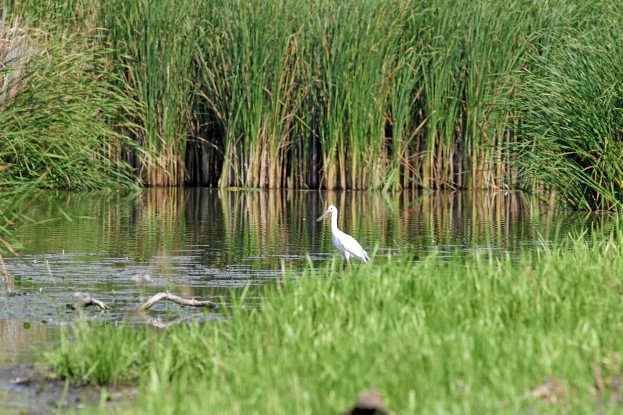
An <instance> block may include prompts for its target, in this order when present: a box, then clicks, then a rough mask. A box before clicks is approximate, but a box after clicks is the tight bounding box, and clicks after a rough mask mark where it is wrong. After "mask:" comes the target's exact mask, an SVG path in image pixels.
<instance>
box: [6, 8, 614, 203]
mask: <svg viewBox="0 0 623 415" xmlns="http://www.w3.org/2000/svg"><path fill="white" fill-rule="evenodd" d="M9 6H10V7H12V8H13V9H14V10H13V11H14V13H15V16H24V17H25V18H24V19H23V21H25V22H27V25H28V26H27V27H26V29H27V30H25V31H24V30H21V28H19V27H18V29H20V30H13V29H10V28H11V27H12V26H11V25H3V26H2V27H3V31H4V33H5V34H6V33H13V34H10V36H12V37H11V39H12V40H10V42H5V44H7V45H10V47H5V48H3V49H2V53H3V54H4V58H3V62H5V61H6V63H5V66H2V68H3V69H1V70H2V75H3V77H4V83H3V90H4V92H3V93H2V95H1V96H0V100H7V99H9V98H10V99H11V102H4V103H3V102H0V121H2V123H1V124H0V125H2V127H1V128H3V129H4V131H2V130H0V134H2V135H0V137H2V138H5V137H6V139H5V140H4V142H0V160H2V163H8V162H11V163H13V161H14V160H15V159H17V158H20V159H22V161H21V162H20V163H18V164H16V167H15V168H14V170H13V174H11V175H7V174H3V173H1V172H0V178H1V179H3V180H4V181H8V180H18V181H19V180H22V181H23V180H31V179H33V178H35V177H37V178H38V177H39V176H43V177H44V178H45V180H44V185H47V186H55V187H68V188H92V187H108V186H112V185H114V183H116V182H117V181H121V182H122V183H124V184H125V185H127V184H128V180H129V177H128V172H129V170H128V168H127V166H126V165H125V163H124V162H123V160H126V159H129V160H130V161H131V162H132V165H133V167H135V168H137V172H138V175H139V176H140V178H141V179H142V180H143V182H144V183H147V184H152V185H171V184H173V185H177V184H183V183H197V184H204V185H212V186H214V185H220V186H221V187H230V186H237V187H271V188H272V187H299V188H328V189H334V188H349V189H375V188H382V189H384V190H399V189H401V188H409V187H422V188H427V189H456V188H467V189H474V188H501V187H502V188H508V187H512V186H525V185H527V184H528V185H531V186H532V187H533V188H535V189H540V188H547V189H551V190H557V191H561V195H562V197H563V198H564V199H565V200H566V201H567V202H569V203H570V204H571V205H572V206H574V207H578V208H583V209H614V208H618V207H620V205H621V203H620V201H621V188H622V181H621V171H622V170H623V169H622V167H621V165H620V157H617V156H618V154H620V152H621V151H620V150H621V139H620V130H621V128H620V121H619V113H620V108H619V107H620V96H621V88H620V85H619V84H620V82H619V78H620V70H619V68H620V67H621V65H620V61H621V58H620V55H621V54H620V53H619V52H618V49H617V45H618V42H619V39H620V38H621V27H623V25H622V24H621V20H622V18H621V15H620V13H619V12H618V10H616V8H614V7H612V6H611V5H610V4H609V3H608V2H588V3H587V2H580V1H579V0H555V1H550V2H535V1H532V0H520V1H517V2H512V3H501V2H498V1H492V0H487V1H479V2H473V1H468V0H461V1H459V2H458V3H457V2H456V1H447V0H426V1H415V0H390V1H378V0H368V1H354V0H347V1H342V2H334V1H325V0H322V1H316V2H298V1H293V0H282V1H274V0H252V1H247V2H245V1H241V0H223V1H218V2H213V1H208V0H203V1H199V2H196V1H190V0H183V1H177V2H170V1H166V0H158V1H155V2H154V1H146V0H141V1H135V2H129V3H128V2H123V1H117V0H113V1H110V2H98V1H95V0H66V1H63V2H61V3H58V2H51V1H48V2H39V1H33V0H24V1H20V2H10V4H9ZM35 25H37V26H36V27H37V28H38V29H41V30H43V31H44V32H36V31H35V30H34V29H33V28H34V27H35ZM98 27H101V28H103V29H104V30H103V31H98V30H95V28H98ZM9 29H10V30H9ZM11 30H13V32H11ZM37 33H40V34H37ZM52 33H54V35H52ZM7 39H8V38H7ZM7 51H10V53H7ZM26 63H28V65H26ZM26 69H28V70H27V71H26ZM20 77H21V78H20ZM18 79H24V80H28V81H27V82H24V83H21V84H20V83H19V81H18ZM7 80H8V81H7ZM7 88H8V89H7ZM18 91H19V94H16V93H17V92H18ZM58 103H63V105H55V104H58ZM9 104H10V105H9ZM27 105H29V106H27ZM33 105H34V106H35V107H36V111H29V110H30V109H32V108H33ZM20 106H21V107H20ZM20 108H21V109H20ZM127 120H132V122H133V123H134V124H132V125H129V124H128V123H127ZM87 121H89V122H87ZM14 137H18V138H14ZM26 137H27V138H26ZM56 137H62V139H58V138H56ZM6 142H9V144H7V143H6ZM130 142H132V143H134V144H135V147H133V149H132V150H131V151H130V152H131V153H137V154H136V155H138V158H135V157H133V156H134V155H135V154H131V155H130V157H128V152H127V151H125V150H124V147H125V146H128V145H129V144H128V143H130ZM31 150H32V151H33V153H34V154H35V155H34V156H32V157H30V153H29V152H30V151H31ZM24 154H29V157H25V156H23V155H24ZM89 154H90V155H91V156H90V158H88V159H85V157H87V156H88V155H89ZM561 155H563V156H562V157H561ZM91 159H93V160H91ZM49 166H51V167H50V168H49V169H48V167H49ZM0 168H1V166H0ZM85 171H87V172H106V175H105V176H106V177H108V178H109V180H103V181H100V178H99V177H98V178H95V176H93V177H89V175H88V174H85V173H84V172H85ZM519 173H521V174H519ZM89 174H91V173H89ZM93 174H95V173H93ZM567 178H569V179H567Z"/></svg>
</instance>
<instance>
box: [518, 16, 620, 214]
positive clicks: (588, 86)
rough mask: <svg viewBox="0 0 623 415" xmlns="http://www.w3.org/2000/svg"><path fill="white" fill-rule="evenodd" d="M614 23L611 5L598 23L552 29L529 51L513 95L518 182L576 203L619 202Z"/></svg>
mask: <svg viewBox="0 0 623 415" xmlns="http://www.w3.org/2000/svg"><path fill="white" fill-rule="evenodd" d="M594 14H595V13H590V14H589V15H594ZM622 24H623V16H621V15H620V13H618V12H617V11H615V10H611V12H610V13H606V14H605V15H604V17H603V19H601V20H600V21H599V26H598V28H596V27H595V26H592V25H589V27H588V28H587V27H583V26H582V27H580V28H578V29H573V30H566V29H564V30H559V32H558V33H559V36H557V38H558V39H557V41H556V42H552V43H551V45H550V46H549V47H548V48H547V49H546V51H545V52H544V53H543V55H542V56H539V57H535V58H534V61H535V65H534V69H533V70H532V71H527V72H526V74H525V78H526V79H525V82H523V83H522V84H523V85H524V87H523V88H522V89H521V98H520V99H519V100H518V101H517V102H516V105H517V106H518V108H520V110H521V111H522V116H521V120H522V122H521V129H522V135H523V136H524V137H525V140H524V141H522V143H521V145H520V147H519V149H516V150H518V151H517V152H518V157H517V162H518V164H520V165H521V166H522V167H523V170H522V173H523V174H524V175H525V177H526V178H527V180H526V183H532V184H533V185H534V186H537V187H538V186H544V187H546V188H547V189H549V190H555V191H557V192H559V194H560V196H561V197H562V198H563V199H564V200H565V201H566V202H568V204H569V205H571V206H574V207H577V208H581V209H586V210H595V209H620V208H621V207H622V206H623V205H622V204H623V158H622V157H621V154H623V136H622V133H621V131H623V116H622V111H623V107H622V104H623V71H622V69H621V68H623V53H622V52H621V51H620V50H619V48H618V47H617V45H618V43H617V42H613V41H612V39H620V38H621V36H622V35H623V31H622V30H621V27H623V26H622Z"/></svg>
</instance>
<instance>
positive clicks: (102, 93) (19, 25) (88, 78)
mask: <svg viewBox="0 0 623 415" xmlns="http://www.w3.org/2000/svg"><path fill="white" fill-rule="evenodd" d="M57 29H58V28H55V27H54V26H52V27H48V28H46V29H43V28H35V27H33V26H32V25H29V24H28V23H24V22H23V21H22V20H20V19H19V18H18V17H13V18H10V17H9V16H8V15H7V13H6V9H4V13H3V16H2V21H1V22H0V46H1V49H0V76H1V78H0V79H2V81H3V82H2V84H1V85H0V168H1V170H0V186H2V187H5V188H6V187H9V186H11V187H14V186H19V185H21V184H26V183H34V184H35V185H37V186H39V187H53V188H66V189H77V190H85V189H94V188H101V187H115V188H119V187H126V188H127V187H132V186H134V185H135V180H134V179H133V177H132V172H131V171H130V169H129V166H127V165H126V164H125V163H124V161H123V159H122V158H121V156H122V153H123V151H124V149H127V150H130V149H131V148H132V147H133V144H132V142H131V141H130V140H128V139H127V138H126V137H125V136H123V135H122V134H120V133H119V132H118V131H117V127H120V126H122V125H123V120H122V119H121V118H117V116H118V115H119V114H120V113H121V110H122V108H123V107H124V106H125V107H126V108H131V103H129V102H127V101H125V100H124V99H123V98H122V96H123V95H122V94H121V92H120V90H119V89H118V88H116V87H115V86H114V81H113V79H114V77H115V76H114V74H113V73H110V72H109V71H108V70H107V59H106V56H105V53H104V52H103V51H102V49H101V48H99V47H97V46H93V45H92V44H90V43H89V42H88V41H86V39H84V38H81V37H80V36H76V35H73V34H67V33H64V32H59V31H58V30H57ZM92 36H93V37H95V36H97V35H96V34H95V33H94V34H92Z"/></svg>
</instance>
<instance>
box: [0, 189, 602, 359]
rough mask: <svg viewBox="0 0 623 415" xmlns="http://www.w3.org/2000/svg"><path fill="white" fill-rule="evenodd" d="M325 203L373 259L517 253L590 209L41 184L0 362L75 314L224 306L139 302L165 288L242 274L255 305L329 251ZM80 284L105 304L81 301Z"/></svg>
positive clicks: (4, 307) (19, 239) (498, 199)
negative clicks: (124, 191)
mask: <svg viewBox="0 0 623 415" xmlns="http://www.w3.org/2000/svg"><path fill="white" fill-rule="evenodd" d="M330 203H332V204H335V205H336V206H337V207H338V210H339V212H340V218H339V226H340V228H341V229H343V230H344V231H346V232H348V233H350V234H352V235H353V236H355V237H356V238H357V239H358V240H359V242H360V243H361V244H362V245H363V246H364V247H365V248H366V249H367V250H368V252H370V253H372V252H373V251H375V250H376V257H377V261H376V263H377V264H378V263H382V261H383V258H384V257H386V256H387V255H400V254H401V253H402V252H403V251H404V250H403V248H404V247H407V246H414V247H415V248H416V249H417V252H418V253H419V255H425V254H426V253H427V252H431V251H433V250H436V251H439V252H440V253H441V257H443V256H451V255H461V254H462V253H469V252H480V251H482V252H490V253H493V254H495V253H501V254H502V253H504V254H505V253H510V254H511V255H516V254H517V253H518V252H519V250H520V249H523V248H525V247H530V246H535V245H540V244H542V243H551V241H555V240H556V239H557V238H558V235H560V234H562V233H565V232H567V231H568V230H569V229H571V228H573V227H579V228H583V227H586V226H588V222H590V221H591V220H592V219H591V218H587V217H582V216H579V215H576V214H574V213H572V212H565V211H556V210H548V209H545V208H544V207H543V206H542V204H541V203H540V202H539V201H538V200H536V199H531V198H528V197H526V196H523V195H521V194H518V193H508V192H507V193H502V192H500V193H435V194H428V195H427V194H420V193H415V192H404V193H400V194H396V195H387V194H385V195H384V194H381V193H372V194H370V193H367V192H315V191H314V192H312V191H219V190H214V189H147V190H145V191H143V192H141V193H139V194H131V195H121V194H71V193H62V192H42V193H40V194H39V195H37V197H35V198H33V200H31V201H29V202H28V206H27V209H26V214H27V216H28V217H29V219H30V220H28V221H26V222H24V223H22V224H21V225H20V226H17V227H15V228H14V229H13V232H14V234H15V238H16V240H15V243H17V244H18V245H21V249H20V255H19V256H17V257H16V256H7V255H5V256H4V264H5V267H6V271H3V270H2V269H0V275H3V281H7V280H8V281H9V282H10V285H11V287H10V288H11V293H12V294H11V295H8V294H7V292H6V289H5V287H2V293H1V294H0V344H1V345H2V347H1V348H0V367H1V366H6V365H9V364H16V363H23V362H28V361H29V360H32V356H33V355H32V353H34V352H36V351H37V350H41V349H44V348H45V347H46V345H47V344H49V343H50V342H53V341H55V339H56V338H57V336H58V327H60V326H61V325H64V324H67V323H69V322H71V321H74V320H76V319H78V318H87V319H91V320H110V321H121V320H124V321H131V322H136V323H148V324H155V325H160V326H164V325H166V324H168V323H170V322H179V321H184V320H196V319H202V320H203V319H211V318H220V317H219V314H218V313H216V312H213V313H209V312H206V311H205V310H202V309H198V308H192V307H182V306H179V305H177V304H173V303H170V302H161V303H158V304H157V305H156V306H155V307H154V308H153V309H152V310H151V311H150V312H149V313H148V314H139V313H137V312H136V309H137V307H138V306H139V305H140V304H141V303H142V302H144V301H145V300H147V299H148V298H149V296H151V295H153V294H155V293H157V292H160V291H167V290H168V291H169V292H172V293H175V294H178V295H180V296H183V297H187V298H196V299H214V300H218V301H224V302H227V298H228V295H229V294H230V293H231V292H232V290H234V291H235V290H240V289H242V288H243V287H245V286H247V285H249V284H251V290H250V295H249V301H250V302H251V303H252V302H253V301H255V300H257V298H259V296H260V295H261V293H262V290H261V289H260V287H261V286H262V285H264V284H270V283H271V281H272V280H274V278H276V277H278V276H280V275H281V273H282V269H283V268H287V269H290V270H294V271H295V272H300V271H301V270H302V269H303V268H305V267H306V266H307V265H308V263H309V262H310V261H311V264H312V265H313V266H319V265H320V264H322V263H324V262H325V261H328V260H330V258H331V257H332V256H333V255H334V254H335V249H334V248H333V246H332V244H331V236H330V225H329V223H328V221H325V222H323V223H317V222H316V221H315V219H316V218H317V217H318V216H319V215H320V214H321V213H323V212H324V210H325V209H326V206H327V205H328V204H330ZM4 272H6V274H4ZM6 275H8V278H7V277H6ZM76 292H86V293H89V294H90V295H92V296H93V297H95V298H97V299H99V300H101V301H104V302H106V303H107V304H108V305H109V306H110V307H111V311H109V312H106V313H104V312H101V311H99V310H98V309H96V308H95V307H90V308H88V309H86V310H84V311H83V310H81V309H80V308H76V307H75V304H76V298H75V297H74V293H76ZM219 299H222V300H219Z"/></svg>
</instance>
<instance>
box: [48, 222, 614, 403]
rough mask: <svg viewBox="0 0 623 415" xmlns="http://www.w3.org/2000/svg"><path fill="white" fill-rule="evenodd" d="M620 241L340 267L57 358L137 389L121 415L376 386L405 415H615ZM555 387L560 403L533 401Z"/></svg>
mask: <svg viewBox="0 0 623 415" xmlns="http://www.w3.org/2000/svg"><path fill="white" fill-rule="evenodd" d="M589 239H590V238H589ZM621 242H622V241H621V237H620V236H619V235H616V234H615V233H613V234H612V236H608V235H605V236H602V237H601V238H600V237H595V238H594V239H593V240H589V241H587V238H586V237H583V236H580V237H577V238H575V239H573V240H569V241H567V242H563V243H561V244H559V245H556V247H547V246H545V245H544V246H543V248H542V249H540V250H539V251H537V252H534V251H533V253H532V254H530V253H526V254H525V255H524V256H523V257H522V259H520V260H513V259H510V258H505V257H503V256H502V257H498V258H494V257H487V256H483V255H473V256H471V257H469V258H462V259H459V258H455V259H450V260H441V259H440V258H437V257H436V256H434V255H432V256H430V257H427V258H425V259H423V260H422V261H420V262H417V263H414V262H413V261H412V260H411V259H410V258H411V256H409V255H402V256H398V257H394V258H388V260H387V262H386V263H385V264H383V265H374V264H372V265H371V266H359V267H353V269H352V270H351V272H349V273H347V274H343V273H341V272H339V268H340V267H339V266H337V265H339V264H338V263H337V262H331V263H329V264H327V268H326V269H325V270H323V271H322V272H321V273H318V272H317V271H312V270H309V271H306V272H305V274H304V275H303V276H302V277H294V276H291V275H289V274H288V273H286V274H285V275H284V278H283V280H282V281H280V282H278V283H277V284H275V285H271V286H268V287H266V288H265V290H266V291H265V293H264V297H263V299H262V301H261V304H260V306H259V307H258V308H252V309H247V308H245V307H244V302H245V301H244V294H242V296H241V297H239V298H238V299H236V298H234V299H233V306H232V307H231V308H230V309H227V311H226V312H225V319H223V320H219V321H216V322H212V323H209V324H204V325H198V324H192V325H184V326H177V327H174V328H171V329H168V330H166V331H165V332H153V331H152V330H149V329H147V328H141V327H139V328H128V327H117V328H114V329H113V328H111V327H110V326H107V327H101V326H97V325H96V326H86V325H82V326H80V327H78V328H77V329H73V330H76V331H74V332H73V335H71V336H69V335H66V336H64V337H63V341H62V342H61V345H60V346H59V347H58V348H57V349H56V350H54V351H52V352H51V353H50V354H49V355H48V359H49V361H50V362H52V363H53V367H54V369H55V370H56V371H57V372H58V373H61V374H64V375H68V376H71V377H72V378H75V379H80V380H82V381H85V382H91V383H97V382H101V381H102V380H104V381H105V380H106V379H108V381H109V382H114V381H115V379H117V380H118V379H121V378H122V377H126V378H129V379H134V380H135V381H138V382H139V383H140V385H141V388H142V390H143V393H141V394H139V395H140V398H139V401H138V402H137V403H136V405H133V406H132V407H128V408H125V409H124V410H123V412H124V413H156V414H168V413H189V414H192V413H203V412H204V411H205V408H211V409H212V410H213V411H215V412H218V413H245V414H248V413H275V414H286V413H339V412H340V411H343V410H345V409H347V408H348V407H350V406H351V405H352V403H353V402H354V399H355V397H356V396H357V394H358V393H359V392H361V391H362V390H364V389H367V388H369V387H377V388H378V389H379V390H380V391H381V392H382V394H383V395H384V396H385V398H386V401H387V404H388V407H389V408H390V409H391V410H392V411H394V412H395V413H476V412H486V413H509V412H513V413H515V412H517V411H520V412H521V411H531V410H535V411H538V412H539V413H565V412H567V413H568V412H574V411H584V412H586V411H592V410H596V409H597V408H598V407H599V408H600V410H603V411H605V413H615V412H616V411H620V410H621V403H620V400H617V399H620V394H621V391H620V389H617V379H618V378H619V377H620V376H621V374H622V372H623V366H622V365H621V362H622V360H621V355H620V350H621V347H623V341H622V340H621V336H619V335H618V333H620V330H621V328H622V327H623V311H622V309H621V307H620V301H621V300H620V290H621V286H622V284H623V280H621V275H622V273H621V270H622V268H623V260H622V259H621V258H623V256H622V255H621V254H622V252H621V246H623V244H621ZM570 264H573V266H570ZM139 350H141V351H145V352H139ZM116 354H119V355H121V356H123V358H122V359H109V358H107V357H106V356H113V355H116ZM100 360H101V361H102V363H99V362H100ZM94 367H95V368H101V369H102V370H105V371H106V373H97V371H96V370H95V369H92V368H94ZM596 368H597V369H598V372H597V371H596V370H597V369H596ZM596 376H598V377H599V379H597V378H596ZM548 379H549V382H550V383H551V382H554V383H556V384H559V385H560V389H559V390H558V392H552V393H551V394H550V396H546V397H545V398H546V399H545V400H551V401H552V402H553V403H547V402H546V401H545V400H541V399H539V398H536V397H534V396H533V395H534V394H535V393H536V392H534V391H535V390H537V388H539V387H540V386H542V385H544V384H547V382H548ZM165 391H170V392H165ZM554 394H555V395H554Z"/></svg>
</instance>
